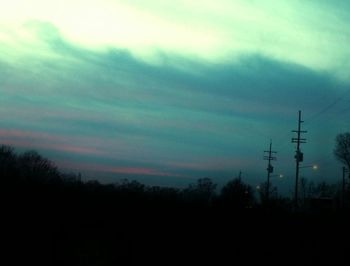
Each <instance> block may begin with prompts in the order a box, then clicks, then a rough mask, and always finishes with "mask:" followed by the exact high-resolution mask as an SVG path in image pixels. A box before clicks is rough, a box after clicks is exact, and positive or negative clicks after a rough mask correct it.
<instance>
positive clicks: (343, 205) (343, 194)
mask: <svg viewBox="0 0 350 266" xmlns="http://www.w3.org/2000/svg"><path fill="white" fill-rule="evenodd" d="M345 170H346V169H345V166H343V186H342V193H341V196H342V201H341V205H342V208H343V209H344V207H345Z"/></svg>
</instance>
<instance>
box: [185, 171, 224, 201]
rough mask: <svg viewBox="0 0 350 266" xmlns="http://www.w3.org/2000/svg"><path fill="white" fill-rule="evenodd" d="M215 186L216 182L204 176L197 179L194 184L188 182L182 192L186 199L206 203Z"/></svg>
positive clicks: (210, 198) (211, 196)
mask: <svg viewBox="0 0 350 266" xmlns="http://www.w3.org/2000/svg"><path fill="white" fill-rule="evenodd" d="M216 187H217V184H214V183H213V181H212V180H211V179H210V178H207V177H206V178H200V179H198V180H197V183H195V184H190V185H189V186H188V188H186V189H185V190H184V191H183V192H184V195H185V198H186V199H187V200H190V201H196V202H202V203H206V204H208V203H211V202H212V200H213V198H214V196H215V189H216Z"/></svg>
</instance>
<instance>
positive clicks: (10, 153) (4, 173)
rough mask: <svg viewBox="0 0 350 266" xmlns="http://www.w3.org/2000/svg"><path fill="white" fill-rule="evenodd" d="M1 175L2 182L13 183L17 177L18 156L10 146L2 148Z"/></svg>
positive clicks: (0, 148)
mask: <svg viewBox="0 0 350 266" xmlns="http://www.w3.org/2000/svg"><path fill="white" fill-rule="evenodd" d="M0 175H1V179H2V182H3V183H4V182H11V181H13V180H11V179H13V177H15V176H16V175H17V156H16V154H15V153H14V150H13V148H12V147H10V146H6V145H1V146H0Z"/></svg>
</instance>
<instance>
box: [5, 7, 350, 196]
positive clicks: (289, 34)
mask: <svg viewBox="0 0 350 266" xmlns="http://www.w3.org/2000/svg"><path fill="white" fill-rule="evenodd" d="M349 43H350V3H347V2H346V1H341V0H338V1H337V0H335V1H325V0H315V1H301V0H300V1H299V0H295V1H272V0H266V1H254V0H250V1H248V0H246V1H228V0H217V1H207V0H202V1H186V0H172V1H155V0H128V1H126V0H90V1H87V0H84V1H82V0H69V1H68V0H60V1H58V0H52V1H46V0H11V1H1V2H0V143H2V144H7V145H12V146H13V147H15V148H16V149H17V150H19V151H22V150H28V149H34V150H37V151H38V152H40V153H41V154H43V155H44V156H46V157H48V158H50V159H51V160H52V161H54V162H55V163H56V164H57V166H58V167H59V168H60V169H62V170H63V171H67V172H69V171H72V172H81V173H82V174H83V176H84V177H85V178H87V179H89V178H97V179H98V180H100V181H101V182H117V181H118V180H120V179H121V178H128V179H137V180H140V181H142V182H144V183H147V184H153V185H171V186H184V185H186V184H189V183H193V182H195V180H197V179H198V178H202V177H210V178H212V179H213V180H214V181H215V182H217V183H220V184H222V183H224V182H226V181H228V180H229V179H232V178H234V177H236V176H237V175H238V172H239V171H242V178H243V180H244V181H246V182H248V183H250V184H252V185H255V184H258V183H261V182H264V181H266V163H267V162H266V161H264V160H263V156H264V151H265V150H267V149H268V147H269V142H270V140H272V148H273V150H275V151H277V154H276V156H277V161H276V162H273V166H274V168H275V172H274V174H276V175H277V174H283V175H284V178H282V179H281V178H278V177H272V180H271V181H272V183H273V184H274V185H275V186H277V187H280V188H281V189H282V190H284V191H285V192H290V191H291V190H292V189H293V182H295V181H294V175H295V174H294V169H295V161H294V158H293V157H294V152H295V144H292V143H291V138H292V137H295V134H294V133H293V132H291V131H292V130H295V129H297V119H298V111H299V110H301V111H302V119H303V120H304V121H305V122H304V123H303V124H302V126H303V129H305V130H307V131H308V132H307V133H306V134H305V135H304V136H305V138H307V143H306V144H303V145H302V147H301V149H302V151H303V152H304V159H305V160H304V162H303V164H302V165H303V166H305V167H304V168H303V169H301V176H302V177H305V178H308V179H309V180H313V181H315V182H319V181H322V180H328V181H331V182H334V183H335V182H338V181H340V177H341V170H340V167H341V165H340V164H339V163H337V161H336V160H335V158H334V156H333V149H334V145H335V137H336V135H337V134H339V133H343V132H349V131H350V125H349V123H348V122H349V114H350V74H349V73H350V60H349V56H350V49H349V48H348V44H349ZM312 164H317V165H318V166H319V170H318V171H312V170H311V168H307V167H306V166H309V165H312Z"/></svg>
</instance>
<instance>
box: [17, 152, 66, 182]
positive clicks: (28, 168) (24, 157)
mask: <svg viewBox="0 0 350 266" xmlns="http://www.w3.org/2000/svg"><path fill="white" fill-rule="evenodd" d="M18 167H19V170H20V173H21V177H22V178H24V179H26V180H27V181H28V180H30V181H31V182H33V181H38V182H53V181H55V180H57V179H58V178H59V176H60V175H59V171H58V169H57V167H56V166H55V165H54V164H53V163H52V162H51V161H50V160H48V159H46V158H44V157H42V156H41V155H40V154H39V153H37V152H36V151H27V152H25V153H23V154H21V155H20V156H19V157H18Z"/></svg>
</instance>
